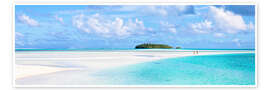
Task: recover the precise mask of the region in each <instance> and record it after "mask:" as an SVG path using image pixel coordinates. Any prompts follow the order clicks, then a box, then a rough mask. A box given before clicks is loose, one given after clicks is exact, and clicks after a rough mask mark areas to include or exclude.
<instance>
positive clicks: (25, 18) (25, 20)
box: [18, 14, 39, 26]
mask: <svg viewBox="0 0 270 90" xmlns="http://www.w3.org/2000/svg"><path fill="white" fill-rule="evenodd" d="M18 20H19V21H20V22H22V23H24V24H27V25H29V26H39V23H38V22H37V21H36V20H34V19H32V18H30V17H29V16H27V15H25V14H22V15H20V16H18Z"/></svg>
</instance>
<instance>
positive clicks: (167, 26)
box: [160, 22, 177, 33]
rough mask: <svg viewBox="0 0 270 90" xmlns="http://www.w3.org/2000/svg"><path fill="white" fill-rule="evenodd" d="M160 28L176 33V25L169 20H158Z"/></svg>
mask: <svg viewBox="0 0 270 90" xmlns="http://www.w3.org/2000/svg"><path fill="white" fill-rule="evenodd" d="M160 25H161V28H162V30H168V31H169V32H172V33H177V29H176V25H174V24H170V23H169V22H160Z"/></svg>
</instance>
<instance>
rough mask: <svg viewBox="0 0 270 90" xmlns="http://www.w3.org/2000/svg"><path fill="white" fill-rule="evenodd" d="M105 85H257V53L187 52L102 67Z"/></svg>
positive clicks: (101, 72)
mask: <svg viewBox="0 0 270 90" xmlns="http://www.w3.org/2000/svg"><path fill="white" fill-rule="evenodd" d="M93 76H94V77H96V78H98V79H99V80H103V81H104V84H105V85H111V84H112V85H255V54H254V53H243V54H223V55H201V56H187V57H181V58H170V59H163V60H159V61H153V62H146V63H140V64H135V65H130V66H125V67H119V68H113V69H110V70H105V71H100V72H97V73H95V74H94V75H93Z"/></svg>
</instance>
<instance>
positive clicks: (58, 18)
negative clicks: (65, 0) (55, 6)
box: [54, 16, 64, 24]
mask: <svg viewBox="0 0 270 90" xmlns="http://www.w3.org/2000/svg"><path fill="white" fill-rule="evenodd" d="M54 18H55V20H57V21H59V22H60V23H61V24H64V19H63V18H62V17H58V16H54Z"/></svg>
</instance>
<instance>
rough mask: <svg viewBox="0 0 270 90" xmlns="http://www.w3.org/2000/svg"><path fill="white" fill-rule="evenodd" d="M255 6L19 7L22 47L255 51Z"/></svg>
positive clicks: (18, 37)
mask: <svg viewBox="0 0 270 90" xmlns="http://www.w3.org/2000/svg"><path fill="white" fill-rule="evenodd" d="M255 25H256V24H255V6H254V5H16V6H15V48H16V49H27V48H31V49H86V48H87V49H131V48H134V47H135V46H136V45H138V44H142V43H155V44H167V45H170V46H173V47H176V46H180V47H182V48H198V49H205V48H208V49H254V48H255Z"/></svg>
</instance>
